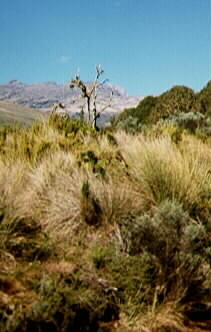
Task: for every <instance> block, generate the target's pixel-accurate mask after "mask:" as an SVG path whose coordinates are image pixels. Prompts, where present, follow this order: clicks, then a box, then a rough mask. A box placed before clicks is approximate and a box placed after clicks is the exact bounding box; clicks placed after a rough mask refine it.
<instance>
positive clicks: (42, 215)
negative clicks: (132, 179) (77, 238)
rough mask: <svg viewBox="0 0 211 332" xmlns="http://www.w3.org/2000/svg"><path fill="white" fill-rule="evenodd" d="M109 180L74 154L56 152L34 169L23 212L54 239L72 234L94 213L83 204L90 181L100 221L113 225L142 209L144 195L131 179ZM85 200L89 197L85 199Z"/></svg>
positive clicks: (24, 193)
mask: <svg viewBox="0 0 211 332" xmlns="http://www.w3.org/2000/svg"><path fill="white" fill-rule="evenodd" d="M121 180H122V183H120V182H119V183H117V182H115V181H113V180H112V178H111V177H109V178H108V179H107V180H106V181H105V180H103V179H102V178H101V177H99V176H98V175H96V174H94V173H93V172H92V171H91V169H89V168H87V169H84V168H79V166H78V164H77V162H76V159H75V157H74V156H73V154H72V153H65V152H61V151H60V152H57V153H54V154H52V155H51V156H49V157H47V158H46V159H45V160H43V162H42V163H41V164H40V165H39V166H38V167H37V168H35V169H32V170H31V173H30V175H29V182H28V185H27V188H26V190H25V191H24V192H23V193H22V195H21V202H22V208H21V212H20V213H22V214H23V215H25V216H26V217H33V218H34V219H35V220H38V221H39V222H40V223H41V225H42V227H43V228H44V229H45V230H46V231H47V232H49V234H51V236H53V237H54V238H61V237H62V238H66V239H67V238H69V239H70V240H71V237H73V234H76V233H77V232H78V231H79V230H80V229H83V225H84V214H85V213H86V214H87V213H88V214H89V213H90V214H92V213H94V211H92V208H91V207H90V204H87V205H85V207H84V206H83V204H82V200H83V193H82V187H83V185H84V184H85V183H88V184H89V190H90V193H91V194H90V195H91V197H92V199H93V200H94V201H95V202H97V204H99V207H100V216H98V217H99V218H100V224H101V225H102V224H103V225H104V226H105V225H106V224H114V223H117V222H118V220H120V219H122V218H125V217H126V216H127V215H128V213H134V212H135V211H136V212H137V211H138V210H139V211H140V210H141V207H142V196H141V194H140V193H139V192H137V191H135V190H134V188H133V187H132V185H131V184H130V183H129V182H124V181H123V179H121ZM85 201H86V198H85Z"/></svg>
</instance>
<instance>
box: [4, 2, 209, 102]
mask: <svg viewBox="0 0 211 332" xmlns="http://www.w3.org/2000/svg"><path fill="white" fill-rule="evenodd" d="M96 64H101V65H102V67H103V68H104V69H105V77H108V78H109V79H110V81H111V83H114V84H117V85H120V86H121V87H123V88H125V89H126V90H127V91H128V93H129V95H134V96H135V95H137V96H145V95H149V94H150V95H151V94H152V95H157V94H160V93H162V92H164V91H165V90H167V89H169V88H171V87H172V86H173V85H176V84H180V85H186V86H189V87H192V88H193V89H194V90H195V91H199V90H200V89H201V88H202V87H204V86H205V85H206V83H207V82H208V80H210V77H211V0H10V1H9V0H0V83H5V82H8V81H9V80H12V79H18V80H21V81H23V82H26V83H28V82H43V81H56V82H58V83H62V82H64V81H65V82H66V81H68V80H70V79H71V78H72V77H73V76H74V74H75V73H76V71H77V70H80V74H81V78H82V79H84V80H91V79H92V78H93V76H94V72H95V66H96ZM78 68H79V69H78Z"/></svg>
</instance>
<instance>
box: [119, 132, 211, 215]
mask: <svg viewBox="0 0 211 332" xmlns="http://www.w3.org/2000/svg"><path fill="white" fill-rule="evenodd" d="M116 139H117V141H118V144H119V145H120V147H121V151H122V154H123V156H124V159H125V160H126V163H127V164H128V166H129V169H130V172H131V174H132V176H133V177H134V178H135V179H136V180H137V181H138V183H139V186H140V190H143V191H144V192H145V193H147V194H148V195H150V196H151V197H152V198H153V199H154V200H155V201H156V202H157V203H160V202H162V201H163V200H165V199H170V200H176V201H178V202H180V203H182V204H183V205H184V206H185V207H186V208H187V209H188V210H192V209H194V208H195V207H196V206H197V205H198V204H200V200H201V197H202V195H203V194H204V193H205V192H210V190H211V176H210V164H209V163H208V157H207V155H206V152H205V150H206V151H207V148H206V147H204V148H203V146H202V145H201V146H200V148H198V149H193V148H192V149H180V147H178V146H177V145H176V144H174V143H173V142H172V141H171V140H170V138H169V137H161V138H159V139H147V138H145V137H143V136H142V135H139V136H136V137H131V136H129V135H126V134H124V133H118V134H116Z"/></svg>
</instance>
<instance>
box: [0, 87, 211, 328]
mask: <svg viewBox="0 0 211 332" xmlns="http://www.w3.org/2000/svg"><path fill="white" fill-rule="evenodd" d="M210 88H211V85H210V82H209V83H208V85H207V87H206V88H204V89H203V90H202V91H201V92H200V93H198V94H196V93H194V92H193V91H192V90H191V89H189V88H186V87H174V88H173V89H171V90H170V91H168V92H166V93H164V94H162V95H161V96H160V97H146V98H145V99H144V100H142V101H141V102H140V104H139V105H138V107H137V108H134V109H129V110H125V111H124V112H123V113H122V114H121V115H120V116H119V118H118V119H113V121H112V125H111V126H110V127H109V128H104V129H103V128H102V129H101V130H100V131H96V130H94V128H93V127H92V126H91V125H89V124H86V123H84V122H83V121H81V120H77V119H70V118H68V117H67V116H61V115H58V114H56V113H55V114H52V115H51V116H49V118H48V120H47V121H44V120H43V121H37V122H34V123H33V124H32V126H30V127H21V126H19V125H18V124H16V125H11V126H2V127H1V128H0V191H1V192H0V330H1V331H2V332H28V331H36V332H38V331H39V332H40V331H42V332H44V331H53V332H54V331H55V332H56V331H74V332H79V331H85V332H109V331H118V332H138V331H139V332H141V331H143V332H159V331H163V332H168V331H173V332H183V331H184V332H186V331H196V332H197V331H198V332H199V331H210V324H211V319H210V317H211V314H210V313H211V306H210V296H211V290H210V280H211V273H210V271H211V269H210V262H211V224H210V217H211V153H210V152H211V123H210V115H211V108H210V107H211V98H210V96H211V94H210V93H208V91H210Z"/></svg>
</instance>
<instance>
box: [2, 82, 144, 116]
mask: <svg viewBox="0 0 211 332" xmlns="http://www.w3.org/2000/svg"><path fill="white" fill-rule="evenodd" d="M87 84H88V85H89V84H90V85H91V82H87ZM111 92H112V93H113V97H112V102H111V107H109V108H108V109H107V110H106V112H104V114H103V116H102V117H101V121H102V122H105V121H107V120H108V119H109V118H110V117H111V116H112V115H114V114H116V113H119V112H121V111H123V110H124V109H125V108H128V107H134V106H137V104H138V103H139V101H140V100H141V99H142V98H141V97H129V96H128V94H127V92H126V91H125V90H124V89H123V88H121V87H119V86H117V85H113V84H110V83H108V84H105V85H103V86H101V87H100V88H99V90H98V106H99V109H100V108H101V107H104V106H105V105H106V104H108V101H109V99H110V96H111ZM0 101H7V102H10V103H13V104H19V105H25V106H29V107H31V108H33V109H41V110H42V111H49V110H52V107H53V105H54V104H55V103H59V102H62V103H64V104H65V106H66V109H67V112H68V113H69V114H70V115H73V116H77V114H79V112H80V110H81V107H82V106H83V105H84V100H83V99H82V98H81V93H80V91H79V90H78V89H70V88H69V86H68V84H65V85H62V84H58V83H56V82H44V83H32V84H26V83H23V82H21V81H18V80H11V81H9V82H8V83H5V84H0Z"/></svg>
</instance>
